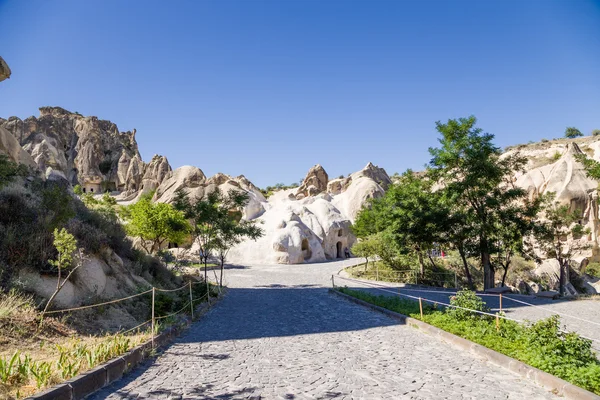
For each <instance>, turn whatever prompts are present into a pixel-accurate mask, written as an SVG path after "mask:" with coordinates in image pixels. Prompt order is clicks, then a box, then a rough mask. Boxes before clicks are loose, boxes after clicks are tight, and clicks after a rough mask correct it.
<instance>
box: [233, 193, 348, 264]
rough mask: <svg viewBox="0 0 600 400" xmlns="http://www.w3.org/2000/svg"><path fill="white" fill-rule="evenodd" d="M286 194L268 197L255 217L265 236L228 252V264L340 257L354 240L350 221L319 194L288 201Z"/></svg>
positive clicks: (286, 261)
mask: <svg viewBox="0 0 600 400" xmlns="http://www.w3.org/2000/svg"><path fill="white" fill-rule="evenodd" d="M287 192H289V191H282V192H278V193H275V194H274V195H273V196H271V197H273V198H269V203H268V205H267V206H266V208H267V210H266V211H265V213H264V214H263V215H261V216H260V217H259V218H258V221H259V226H260V227H261V228H262V229H263V230H264V231H265V235H264V236H263V237H262V238H260V239H258V240H257V241H252V240H249V241H246V242H244V243H241V244H240V245H238V246H236V247H235V248H233V249H232V250H231V251H230V254H229V259H230V260H231V261H232V262H245V263H257V264H265V263H266V264H273V263H275V264H299V263H303V262H319V261H326V260H332V259H336V258H339V257H343V255H344V251H345V249H347V248H348V249H349V248H350V247H351V246H352V244H354V242H355V241H356V238H355V237H354V235H352V233H351V232H350V220H348V218H346V217H345V216H344V215H342V214H341V213H340V211H339V210H338V209H337V208H335V207H334V206H333V204H332V203H331V197H330V196H329V195H328V194H326V193H322V194H319V195H317V196H311V197H307V198H304V199H301V200H295V199H290V198H289V196H288V195H289V193H287Z"/></svg>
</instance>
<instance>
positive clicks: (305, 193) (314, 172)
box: [295, 164, 329, 200]
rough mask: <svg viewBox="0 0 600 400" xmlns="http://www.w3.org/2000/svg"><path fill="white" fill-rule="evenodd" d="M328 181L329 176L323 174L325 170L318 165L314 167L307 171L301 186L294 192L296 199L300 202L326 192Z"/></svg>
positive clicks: (325, 173)
mask: <svg viewBox="0 0 600 400" xmlns="http://www.w3.org/2000/svg"><path fill="white" fill-rule="evenodd" d="M328 181H329V176H328V175H327V172H325V169H324V168H323V167H322V166H321V165H319V164H317V165H315V166H314V167H312V168H311V169H310V170H309V171H308V173H307V174H306V177H305V178H304V180H303V181H302V184H301V185H300V187H299V188H298V189H297V190H296V192H295V196H296V199H297V200H300V199H303V198H305V197H309V196H315V195H317V194H319V193H323V192H325V191H327V182H328Z"/></svg>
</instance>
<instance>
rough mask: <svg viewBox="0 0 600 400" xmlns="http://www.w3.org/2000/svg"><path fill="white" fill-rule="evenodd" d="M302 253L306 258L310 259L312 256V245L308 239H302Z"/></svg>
mask: <svg viewBox="0 0 600 400" xmlns="http://www.w3.org/2000/svg"><path fill="white" fill-rule="evenodd" d="M301 250H302V255H303V257H304V259H305V260H309V259H310V258H311V257H312V251H310V246H309V245H308V239H306V238H304V239H302V247H301Z"/></svg>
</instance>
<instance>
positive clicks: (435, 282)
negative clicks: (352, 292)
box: [346, 261, 456, 288]
mask: <svg viewBox="0 0 600 400" xmlns="http://www.w3.org/2000/svg"><path fill="white" fill-rule="evenodd" d="M346 272H348V274H350V276H352V277H353V278H358V279H366V280H372V281H381V282H393V283H410V284H419V285H428V286H436V287H447V288H453V287H455V284H456V282H455V280H454V272H452V271H447V270H444V269H442V268H438V269H436V270H431V268H428V269H427V270H426V271H425V276H424V277H421V276H420V275H419V272H418V271H417V270H414V269H402V270H398V269H394V268H392V267H390V266H389V265H388V264H386V263H385V262H383V261H370V262H369V264H368V265H366V263H363V264H360V265H355V266H353V267H348V268H346Z"/></svg>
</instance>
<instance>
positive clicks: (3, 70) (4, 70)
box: [0, 57, 11, 82]
mask: <svg viewBox="0 0 600 400" xmlns="http://www.w3.org/2000/svg"><path fill="white" fill-rule="evenodd" d="M10 74H11V71H10V68H8V64H6V61H4V59H2V57H0V82H2V81H3V80H5V79H8V78H10Z"/></svg>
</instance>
